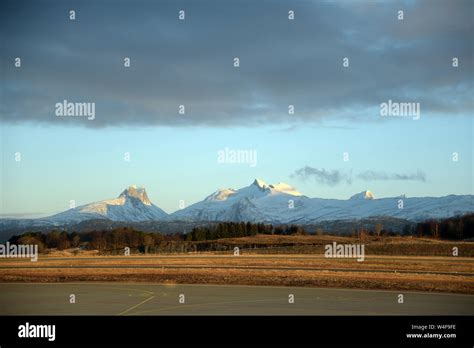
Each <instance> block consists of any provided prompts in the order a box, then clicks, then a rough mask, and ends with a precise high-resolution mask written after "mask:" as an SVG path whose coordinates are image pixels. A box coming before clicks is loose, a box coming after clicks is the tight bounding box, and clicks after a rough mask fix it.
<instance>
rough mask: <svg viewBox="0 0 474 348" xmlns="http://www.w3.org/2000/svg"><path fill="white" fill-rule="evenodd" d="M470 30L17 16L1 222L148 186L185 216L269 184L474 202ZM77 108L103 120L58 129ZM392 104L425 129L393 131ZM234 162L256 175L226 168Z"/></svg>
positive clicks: (247, 7)
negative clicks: (211, 200) (215, 195)
mask: <svg viewBox="0 0 474 348" xmlns="http://www.w3.org/2000/svg"><path fill="white" fill-rule="evenodd" d="M70 10H74V11H75V16H76V17H75V20H70V13H69V11H70ZM180 10H184V11H185V19H184V20H180V19H179V18H178V15H179V11H180ZM290 10H292V11H294V19H293V20H289V18H288V12H289V11H290ZM400 10H402V11H403V20H400V19H399V16H400V13H399V11H400ZM473 16H474V3H473V2H472V1H459V0H453V1H439V0H434V1H401V2H393V1H305V0H300V1H277V0H274V1H264V0H261V1H246V0H230V1H225V2H224V1H217V0H214V1H204V0H194V1H191V0H189V1H155V2H152V1H144V0H138V1H131V0H127V1H105V0H102V1H85V0H84V1H68V2H64V1H58V0H54V1H50V0H49V1H48V0H45V1H10V0H7V1H2V2H1V5H0V29H1V30H0V39H1V40H0V43H1V45H2V48H1V50H0V58H1V61H0V63H1V71H0V73H1V82H0V83H1V85H0V88H1V90H0V92H1V93H0V98H1V99H0V100H1V103H0V127H1V129H0V132H1V133H0V134H1V142H0V154H1V156H2V158H1V174H0V175H1V176H0V180H1V185H0V194H1V197H0V198H1V200H0V216H35V215H48V214H52V213H56V212H60V211H63V210H66V209H68V208H69V202H70V200H74V201H75V202H76V205H80V204H86V203H90V202H93V201H98V200H102V199H107V198H114V197H116V196H118V195H119V194H120V192H121V191H123V189H125V188H126V187H128V186H129V185H133V184H136V185H138V186H144V187H146V189H147V193H148V196H149V198H150V199H151V201H152V202H153V203H155V204H156V205H158V206H159V207H160V208H162V209H164V210H165V211H167V212H173V211H175V210H177V209H178V208H179V201H180V200H184V202H185V205H190V204H192V203H195V202H197V201H200V200H202V199H203V198H204V197H206V196H207V195H209V194H211V193H212V192H214V191H215V190H217V189H219V188H227V187H231V188H241V187H244V186H248V185H250V184H251V183H252V181H253V180H254V179H255V178H261V179H263V180H264V181H266V182H268V183H278V182H286V183H288V184H290V185H292V186H294V187H296V188H297V189H298V190H299V191H300V192H302V193H303V194H305V195H307V196H309V197H322V198H339V199H347V198H349V197H350V196H351V195H353V194H355V193H357V192H360V191H363V190H366V189H368V190H371V191H372V192H373V193H374V195H375V197H376V198H381V197H393V196H398V195H401V194H405V195H407V196H408V197H415V196H443V195H448V194H473V176H472V174H473V168H474V166H473V154H472V149H473V143H472V138H473V131H474V128H473V123H472V117H473V113H472V111H473V107H474V105H473V104H474V103H473V95H474V93H473V92H474V88H473V76H474V75H473V72H474V54H473V53H474V43H473V37H472V33H473V32H474V30H473V29H474V28H473V26H474V24H473V23H474V20H473ZM17 57H19V58H21V66H20V67H17V66H15V58H17ZM127 57H128V58H130V66H129V67H125V66H124V59H125V58H127ZM236 57H237V58H239V63H240V65H239V66H238V67H235V66H234V63H235V61H234V58H236ZM454 57H456V58H457V61H458V66H456V67H453V58H454ZM344 58H348V63H349V64H348V66H344V64H343V63H344ZM64 100H67V101H69V102H72V103H75V102H77V103H82V102H85V103H95V115H94V118H93V119H88V118H87V117H59V116H57V114H56V104H57V103H62V102H63V101H64ZM389 100H391V101H393V102H395V103H397V102H399V103H418V105H419V107H420V114H419V117H418V116H415V115H406V117H391V116H385V117H384V116H382V115H381V104H383V103H388V101H389ZM180 105H183V106H184V107H185V114H180V113H179V106H180ZM289 105H293V106H294V114H289V112H288V110H289ZM225 149H228V150H231V151H232V150H241V151H250V152H252V153H256V156H257V161H256V165H252V163H248V162H247V163H219V161H218V152H219V151H223V150H225ZM344 153H346V154H345V155H344ZM453 153H456V155H455V156H457V158H456V159H457V161H455V160H453V158H454V157H453ZM18 154H20V156H21V159H20V160H19V161H18ZM127 154H128V157H129V161H126V160H124V158H125V156H126V155H127Z"/></svg>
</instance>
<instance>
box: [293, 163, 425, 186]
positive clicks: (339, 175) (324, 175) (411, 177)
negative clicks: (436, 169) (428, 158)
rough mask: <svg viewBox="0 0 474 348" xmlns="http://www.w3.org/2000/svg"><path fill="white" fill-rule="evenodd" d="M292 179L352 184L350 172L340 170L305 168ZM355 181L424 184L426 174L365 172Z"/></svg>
mask: <svg viewBox="0 0 474 348" xmlns="http://www.w3.org/2000/svg"><path fill="white" fill-rule="evenodd" d="M290 177H292V178H296V179H300V180H303V181H306V180H308V179H314V180H315V181H316V182H318V183H320V184H323V185H328V186H336V185H339V184H341V183H348V184H351V183H352V179H353V176H352V172H345V171H342V170H337V169H334V170H326V169H324V168H321V169H319V168H313V167H310V166H305V167H303V168H300V169H297V170H296V171H295V172H294V173H293V174H291V175H290ZM355 179H359V180H363V181H420V182H426V174H425V173H424V172H422V171H417V172H416V173H387V172H384V171H374V170H366V171H364V172H361V173H359V174H357V175H355Z"/></svg>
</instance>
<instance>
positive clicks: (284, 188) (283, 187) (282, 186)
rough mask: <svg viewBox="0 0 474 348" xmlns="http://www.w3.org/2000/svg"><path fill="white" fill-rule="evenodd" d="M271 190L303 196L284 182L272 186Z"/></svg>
mask: <svg viewBox="0 0 474 348" xmlns="http://www.w3.org/2000/svg"><path fill="white" fill-rule="evenodd" d="M270 188H271V189H272V190H274V191H277V192H282V193H287V194H289V195H292V196H302V194H301V193H300V192H298V191H297V190H296V189H295V188H294V187H293V186H290V185H288V184H286V183H284V182H279V183H278V184H275V185H273V184H272V185H270Z"/></svg>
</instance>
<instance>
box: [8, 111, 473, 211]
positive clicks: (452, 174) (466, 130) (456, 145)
mask: <svg viewBox="0 0 474 348" xmlns="http://www.w3.org/2000/svg"><path fill="white" fill-rule="evenodd" d="M343 126H345V127H346V128H343ZM3 134H4V138H3V148H2V154H3V165H2V166H3V170H2V183H3V185H2V187H3V194H2V198H3V199H2V202H3V209H4V210H3V211H4V214H12V213H14V214H19V213H28V214H31V213H52V212H58V211H61V210H65V209H67V208H68V206H69V200H71V199H74V200H75V201H76V203H77V204H84V203H89V202H92V201H97V200H102V199H105V198H113V197H115V196H118V195H119V193H120V192H121V191H122V190H123V189H124V188H126V187H127V186H129V185H132V184H136V185H140V186H145V187H146V189H147V192H148V194H149V197H150V199H151V200H152V201H153V202H154V203H155V204H157V205H158V206H160V207H162V208H163V209H165V210H166V211H167V212H172V211H174V210H176V209H178V204H179V200H181V199H182V200H184V201H185V203H186V205H188V204H191V203H194V202H196V201H199V200H201V199H203V198H204V197H205V196H207V195H208V194H210V193H212V192H213V191H215V190H216V189H218V188H224V187H232V188H240V187H243V186H247V185H249V184H251V182H252V181H253V179H254V178H256V177H258V178H262V179H263V180H265V181H267V182H268V183H277V182H279V181H283V182H287V183H289V184H291V185H293V186H295V187H296V188H297V189H298V190H299V191H300V192H302V193H303V194H305V195H308V196H310V197H325V198H341V199H346V198H348V197H349V196H351V195H352V194H354V193H357V192H360V191H362V190H365V189H369V190H371V191H372V192H374V194H375V195H376V197H390V196H398V195H400V194H406V195H407V196H411V197H413V196H443V195H447V194H472V193H473V186H472V119H471V118H469V117H461V116H458V117H455V118H451V119H448V118H443V117H433V118H429V117H428V116H426V119H425V118H422V119H420V120H418V121H412V120H408V119H395V120H388V121H383V122H381V121H378V122H373V123H367V124H363V125H357V124H354V123H346V124H345V125H338V126H336V125H334V124H332V125H329V124H327V125H325V124H319V125H314V126H312V127H305V126H300V127H297V128H295V129H293V130H290V131H289V130H288V129H287V127H281V126H272V127H254V128H246V127H241V128H238V127H236V128H230V129H221V128H203V127H195V128H181V129H176V128H173V127H153V128H134V129H123V128H110V129H85V128H76V127H54V126H50V127H45V126H38V125H36V126H33V125H21V126H18V125H17V126H4V127H3ZM225 147H228V148H230V149H254V150H256V151H257V165H256V166H255V167H251V166H250V165H249V164H220V163H218V162H217V151H219V150H221V149H224V148H225ZM346 151H347V152H348V153H349V161H347V162H345V161H343V153H344V152H346ZM15 152H21V154H22V160H21V161H20V162H16V161H15V158H14V153H15ZM125 152H129V153H130V155H131V157H130V162H126V161H124V160H123V157H124V153H125ZM453 152H458V153H459V161H458V162H453V161H452V153H453ZM304 166H311V167H314V168H325V169H327V170H333V169H334V170H338V171H340V172H344V173H351V171H352V174H353V176H355V174H357V173H359V172H363V171H365V170H375V171H383V172H386V173H416V172H417V171H422V172H423V173H425V174H426V181H424V182H422V181H410V180H389V181H371V182H367V181H364V180H360V179H357V178H354V179H353V181H352V182H351V183H350V184H349V183H347V182H341V183H339V184H336V185H334V186H328V185H324V184H321V183H320V182H318V181H317V180H315V178H312V177H309V178H307V179H306V180H302V179H301V178H298V177H294V176H293V177H292V174H294V172H295V170H297V169H298V168H301V167H304Z"/></svg>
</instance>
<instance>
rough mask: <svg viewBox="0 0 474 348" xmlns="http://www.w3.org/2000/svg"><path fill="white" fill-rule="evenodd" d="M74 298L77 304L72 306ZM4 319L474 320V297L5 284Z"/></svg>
mask: <svg viewBox="0 0 474 348" xmlns="http://www.w3.org/2000/svg"><path fill="white" fill-rule="evenodd" d="M72 294H73V295H74V296H75V303H70V299H71V295H72ZM400 294H403V303H399V295H400ZM291 299H294V301H291ZM0 315H474V295H461V294H444V293H421V292H403V291H378V290H353V289H333V288H332V289H331V288H296V287H275V286H242V285H184V284H147V283H114V282H109V283H94V282H87V283H86V282H82V283H0Z"/></svg>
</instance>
